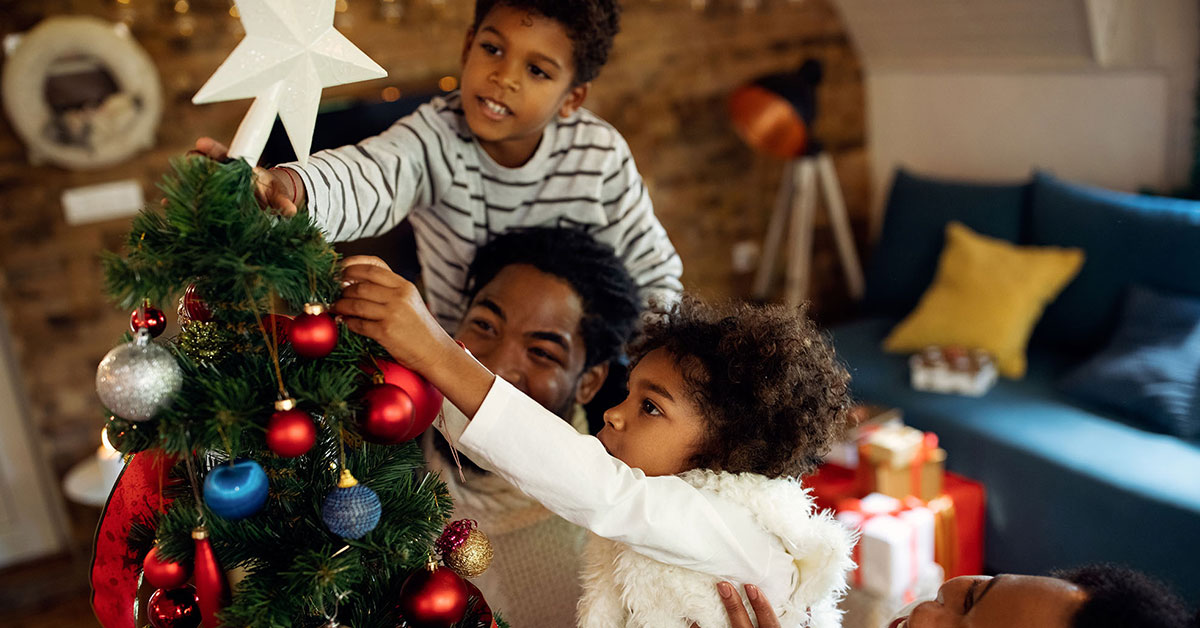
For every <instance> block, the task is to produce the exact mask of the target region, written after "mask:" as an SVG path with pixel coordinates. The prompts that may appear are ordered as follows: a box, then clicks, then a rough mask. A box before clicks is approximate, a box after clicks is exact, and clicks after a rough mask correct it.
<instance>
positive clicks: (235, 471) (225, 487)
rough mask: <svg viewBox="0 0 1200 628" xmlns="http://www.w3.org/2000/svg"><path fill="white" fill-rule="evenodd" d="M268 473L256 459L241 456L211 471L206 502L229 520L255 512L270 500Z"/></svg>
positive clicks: (206, 483)
mask: <svg viewBox="0 0 1200 628" xmlns="http://www.w3.org/2000/svg"><path fill="white" fill-rule="evenodd" d="M268 484H269V483H268V482H267V473H266V472H265V471H263V468H262V467H261V466H259V464H258V463H257V462H255V461H253V460H238V461H237V462H235V463H233V464H232V465H221V466H219V467H217V468H215V469H213V470H212V471H209V472H208V477H207V478H205V479H204V503H205V504H207V505H208V509H209V510H211V511H213V512H214V513H216V514H217V515H219V516H220V517H222V518H224V519H228V520H229V521H237V520H238V519H244V518H246V517H249V516H250V515H253V514H254V513H256V512H258V511H259V510H261V509H262V507H263V504H265V503H267V488H268Z"/></svg>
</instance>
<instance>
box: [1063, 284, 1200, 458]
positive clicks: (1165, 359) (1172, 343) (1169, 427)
mask: <svg viewBox="0 0 1200 628" xmlns="http://www.w3.org/2000/svg"><path fill="white" fill-rule="evenodd" d="M1198 384H1200V298H1195V297H1182V296H1178V295H1168V294H1164V293H1160V292H1157V291H1154V290H1150V289H1147V288H1143V287H1140V286H1135V287H1133V288H1131V289H1130V291H1129V300H1128V302H1127V303H1126V304H1125V311H1124V314H1123V316H1122V318H1121V322H1120V327H1118V328H1117V332H1116V334H1115V335H1114V336H1113V339H1112V342H1110V343H1109V345H1108V347H1107V348H1106V349H1104V350H1103V351H1101V352H1100V353H1099V354H1097V355H1096V356H1095V357H1093V358H1092V359H1090V360H1088V361H1087V362H1085V363H1084V364H1083V365H1082V366H1080V367H1079V368H1077V369H1075V370H1074V371H1072V372H1071V373H1070V374H1069V375H1068V376H1067V377H1066V378H1064V379H1063V381H1062V383H1061V386H1062V389H1063V391H1064V392H1066V393H1067V394H1070V395H1074V396H1076V397H1079V398H1080V399H1082V400H1083V401H1087V402H1091V403H1097V404H1102V405H1105V406H1108V407H1111V408H1115V409H1119V410H1124V411H1125V412H1127V413H1128V414H1129V415H1131V416H1134V417H1137V418H1138V419H1140V420H1141V421H1144V422H1145V423H1146V424H1147V425H1148V426H1149V427H1152V428H1154V429H1155V430H1158V431H1163V432H1166V433H1168V434H1174V435H1176V436H1180V437H1183V438H1192V437H1195V436H1197V435H1200V399H1197V396H1196V394H1197V385H1198Z"/></svg>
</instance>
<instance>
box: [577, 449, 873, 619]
mask: <svg viewBox="0 0 1200 628" xmlns="http://www.w3.org/2000/svg"><path fill="white" fill-rule="evenodd" d="M680 477H682V478H683V479H684V480H685V481H687V482H688V483H689V484H691V485H692V486H695V487H696V488H699V489H701V490H705V491H712V492H714V493H717V494H719V495H720V496H721V497H722V498H724V499H727V500H729V501H731V502H733V503H736V504H739V505H741V506H743V507H745V508H746V509H747V510H749V511H750V512H751V513H753V515H754V518H755V520H756V521H758V523H759V524H760V525H762V527H763V528H764V529H766V530H767V531H768V532H770V533H771V534H773V535H774V536H776V537H777V538H778V539H779V543H780V545H781V546H782V547H783V548H784V550H785V551H786V552H787V553H788V554H789V555H790V556H792V558H793V560H794V561H795V565H796V570H797V572H798V577H797V578H795V580H794V581H793V586H792V588H791V594H790V595H789V596H788V598H787V599H783V600H775V599H773V600H770V602H771V605H772V606H773V607H774V608H775V612H776V614H777V615H778V617H779V619H780V624H781V625H782V626H783V627H784V628H790V627H797V626H804V627H807V628H836V627H837V626H840V625H841V612H840V611H838V609H837V603H838V600H840V599H841V597H842V595H843V594H844V593H845V590H846V574H847V572H848V571H849V570H850V569H851V568H853V562H852V560H851V558H850V550H851V548H852V547H853V542H854V538H853V534H852V533H850V532H849V531H847V530H846V529H844V528H843V527H842V526H841V525H840V524H838V523H837V522H836V521H835V520H833V519H832V518H831V517H830V515H829V514H828V513H826V512H816V511H815V510H814V507H813V503H812V499H811V498H810V497H809V495H808V492H807V491H806V490H805V489H804V488H802V487H801V486H800V482H799V481H797V480H792V479H786V478H779V479H768V478H766V477H764V476H761V475H756V474H751V473H740V474H731V473H719V472H714V471H706V470H700V469H697V470H693V471H688V472H687V473H684V474H682V475H681V476H680ZM583 562H584V567H583V574H582V577H583V589H584V592H583V598H582V599H580V601H579V621H578V625H579V626H580V628H689V627H690V626H691V625H692V623H693V622H695V623H698V624H699V625H700V626H702V628H729V625H730V624H729V616H728V615H727V614H726V612H725V607H724V606H723V605H722V604H721V598H720V597H719V596H718V595H717V587H716V585H717V583H718V582H720V578H717V577H715V576H712V575H709V574H704V573H700V572H697V571H692V570H690V569H686V568H683V567H676V566H673V565H666V564H663V563H660V562H658V561H655V560H652V559H650V558H647V557H646V556H644V555H642V554H639V553H637V552H635V551H634V550H632V549H631V548H629V547H628V546H626V545H624V544H621V543H616V542H614V541H610V540H608V539H603V538H600V537H597V536H593V537H592V540H591V541H590V543H589V544H588V547H587V549H586V550H585V552H584V556H583ZM735 584H739V583H735ZM740 584H746V583H740ZM749 584H760V585H761V584H762V583H749ZM739 590H741V587H739ZM742 594H743V596H744V591H743V592H742ZM743 603H745V604H747V608H749V602H747V601H746V600H745V599H743ZM751 616H753V613H751Z"/></svg>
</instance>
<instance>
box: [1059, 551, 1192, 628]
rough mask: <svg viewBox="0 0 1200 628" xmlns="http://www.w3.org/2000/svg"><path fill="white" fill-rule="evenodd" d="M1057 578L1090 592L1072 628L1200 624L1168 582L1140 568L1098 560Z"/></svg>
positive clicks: (1155, 627) (1174, 627) (1177, 627)
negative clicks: (1097, 562) (1096, 563)
mask: <svg viewBox="0 0 1200 628" xmlns="http://www.w3.org/2000/svg"><path fill="white" fill-rule="evenodd" d="M1051 575H1052V576H1053V577H1055V578H1059V579H1061V580H1066V581H1067V582H1072V583H1074V584H1076V585H1078V586H1079V588H1081V589H1083V590H1084V591H1085V592H1086V593H1087V596H1088V597H1087V600H1085V601H1084V602H1083V605H1082V606H1080V607H1079V610H1078V611H1076V612H1075V616H1074V617H1073V618H1072V620H1071V627H1072V628H1185V627H1190V626H1197V625H1200V617H1193V616H1192V614H1191V612H1189V611H1188V609H1187V607H1186V606H1185V605H1184V603H1183V601H1182V600H1180V599H1179V597H1177V596H1176V595H1175V594H1174V593H1173V592H1172V591H1171V590H1170V589H1169V588H1168V587H1167V585H1165V584H1163V583H1162V582H1159V581H1158V580H1155V579H1154V578H1151V577H1150V576H1147V575H1146V574H1144V573H1142V572H1140V571H1134V570H1132V569H1128V568H1126V567H1121V566H1118V565H1111V564H1098V565H1088V566H1086V567H1080V568H1078V569H1070V570H1066V571H1058V572H1055V573H1053V574H1051Z"/></svg>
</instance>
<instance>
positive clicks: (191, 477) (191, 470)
mask: <svg viewBox="0 0 1200 628" xmlns="http://www.w3.org/2000/svg"><path fill="white" fill-rule="evenodd" d="M184 436H185V437H188V441H189V442H190V435H189V434H187V433H185V434H184ZM192 455H193V454H192V452H190V451H189V452H187V453H186V454H184V456H183V461H184V462H185V463H186V464H187V472H188V483H189V484H191V485H192V496H193V497H194V498H195V499H196V516H197V519H196V525H204V507H203V506H201V505H200V504H203V503H204V501H203V500H201V499H200V484H199V480H198V479H197V478H196V467H195V463H194V462H193V460H192Z"/></svg>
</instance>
